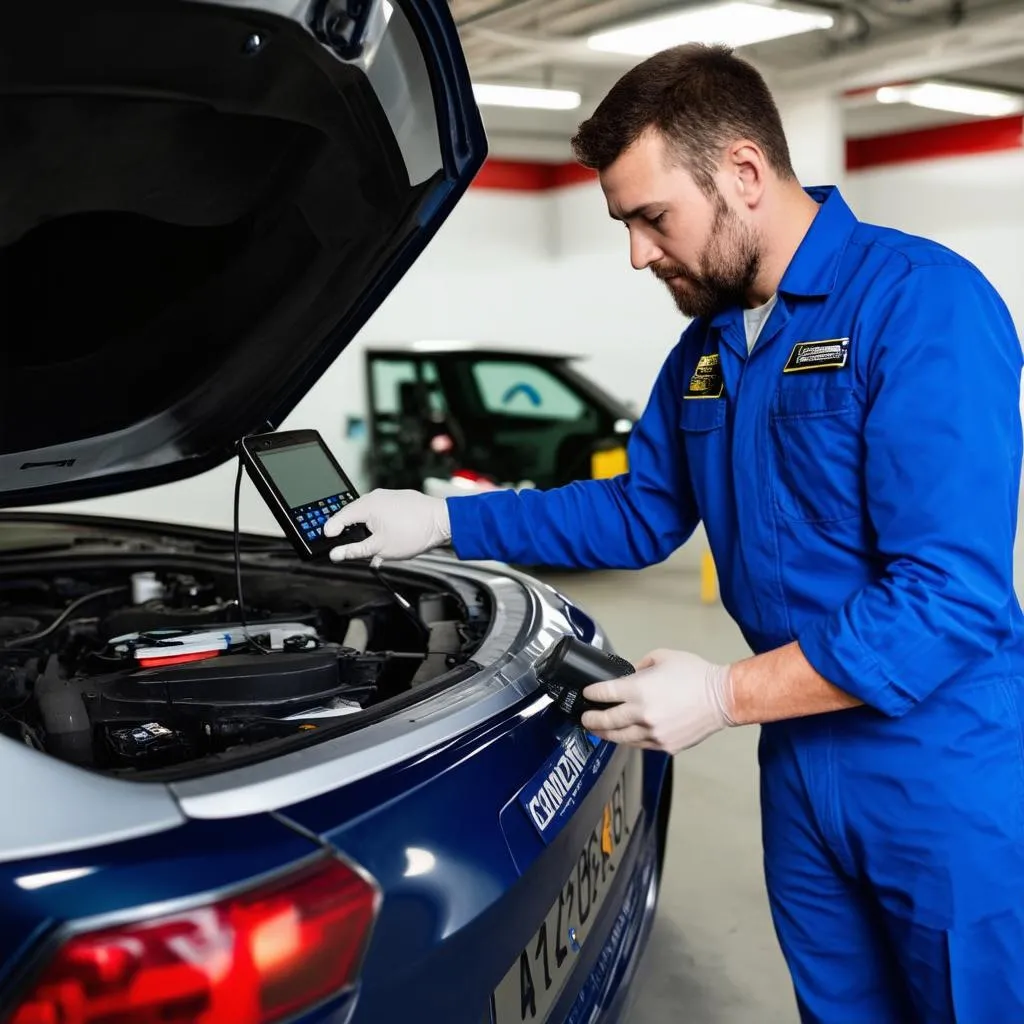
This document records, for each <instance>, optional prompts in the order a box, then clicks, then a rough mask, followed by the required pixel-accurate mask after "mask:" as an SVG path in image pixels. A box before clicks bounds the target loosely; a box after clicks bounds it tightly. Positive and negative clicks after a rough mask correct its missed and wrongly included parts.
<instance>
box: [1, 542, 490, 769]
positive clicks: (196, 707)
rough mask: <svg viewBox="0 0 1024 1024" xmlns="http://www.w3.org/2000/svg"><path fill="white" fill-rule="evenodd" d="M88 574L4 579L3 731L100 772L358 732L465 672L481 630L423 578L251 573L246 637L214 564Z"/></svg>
mask: <svg viewBox="0 0 1024 1024" xmlns="http://www.w3.org/2000/svg"><path fill="white" fill-rule="evenodd" d="M93 566H95V567H93V568H89V567H87V566H83V567H79V568H71V569H68V568H67V566H66V565H65V567H63V568H62V570H61V571H59V572H58V571H52V570H50V571H40V572H31V573H24V572H23V573H18V574H17V575H14V574H0V733H2V734H4V735H6V736H8V737H11V738H14V739H16V740H18V741H20V742H23V743H26V744H28V745H29V746H31V747H33V748H35V749H37V750H40V751H44V752H46V753H48V754H50V755H52V756H54V757H57V758H60V759H61V760H64V761H68V762H70V763H73V764H76V765H79V766H81V767H85V768H89V769H92V770H97V771H102V772H106V773H116V774H127V775H133V774H134V775H137V774H139V773H152V772H153V771H160V770H164V769H168V768H175V767H180V766H196V765H197V764H198V763H199V762H202V761H204V760H210V759H214V760H216V761H218V762H223V761H224V760H225V759H229V760H232V761H234V760H237V755H239V754H241V755H247V754H248V755H253V754H257V755H259V754H263V753H266V755H267V756H269V755H270V754H272V753H276V752H277V750H278V748H280V747H282V746H283V745H288V746H289V747H290V746H291V745H292V744H294V743H296V742H302V741H303V740H306V741H310V740H315V739H319V738H321V737H322V736H324V735H327V734H330V735H335V734H337V733H338V732H339V731H341V730H343V729H346V728H348V729H351V728H357V727H359V725H360V723H361V722H363V721H364V720H367V718H368V716H373V715H376V716H379V715H380V714H382V713H386V712H388V710H389V709H390V707H391V706H395V707H396V709H397V706H398V705H404V704H405V703H407V702H408V701H409V700H411V699H417V698H418V696H419V695H420V694H421V693H422V692H423V691H424V689H425V688H429V687H430V686H431V685H432V684H435V683H437V682H438V681H439V680H443V679H444V678H446V677H447V676H448V675H451V673H452V670H457V669H459V668H460V667H465V668H472V667H473V666H472V662H471V660H470V659H471V657H472V653H473V651H474V650H475V649H476V647H477V646H479V642H480V640H481V639H482V636H483V633H484V632H485V631H486V627H487V624H488V621H489V610H488V608H487V607H486V602H485V598H484V596H483V594H482V592H481V593H480V594H479V596H478V597H476V596H474V599H473V600H470V601H467V598H466V595H465V594H461V593H458V592H456V591H455V590H453V589H448V588H446V587H445V586H444V584H441V583H438V581H435V580H433V579H430V578H428V577H423V578H422V580H420V578H418V577H413V576H412V575H411V574H402V576H401V577H400V578H399V577H398V575H397V574H396V575H394V576H393V577H391V578H389V580H388V581H383V580H375V579H374V578H373V577H372V576H370V575H368V574H367V575H366V576H365V577H362V576H359V575H358V574H355V575H350V576H349V577H347V578H340V579H339V578H338V574H337V572H334V573H332V574H324V573H321V574H318V573H317V572H316V571H313V570H306V571H301V572H300V571H296V570H295V569H294V568H287V569H286V568H280V569H276V570H274V569H271V568H265V569H255V570H254V569H251V568H250V569H247V571H246V580H245V588H244V601H245V608H244V624H243V616H240V615H239V607H238V601H237V598H236V593H237V591H236V589H235V579H234V574H233V570H232V568H230V567H229V566H227V565H226V564H224V563H221V564H219V565H216V566H214V565H203V564H200V563H196V564H194V565H189V566H187V567H183V566H182V565H181V564H180V563H178V564H174V563H172V564H170V565H167V566H164V567H160V566H151V565H147V566H146V567H145V568H143V569H140V568H138V566H137V565H134V566H131V567H129V566H126V567H125V568H124V569H123V570H118V569H117V568H115V567H113V566H116V563H113V562H112V561H111V560H107V561H106V563H105V565H104V566H103V567H98V566H96V563H93ZM474 595H475V592H474ZM264 748H266V750H264Z"/></svg>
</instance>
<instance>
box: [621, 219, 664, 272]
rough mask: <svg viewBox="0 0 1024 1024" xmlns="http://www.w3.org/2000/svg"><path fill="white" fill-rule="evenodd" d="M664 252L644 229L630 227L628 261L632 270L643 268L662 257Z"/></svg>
mask: <svg viewBox="0 0 1024 1024" xmlns="http://www.w3.org/2000/svg"><path fill="white" fill-rule="evenodd" d="M663 256H664V253H663V252H662V251H661V249H660V248H659V247H658V246H657V245H656V244H655V243H654V242H653V241H651V239H650V238H649V237H648V236H647V233H646V232H644V231H639V230H636V229H633V228H631V229H630V232H629V261H630V263H632V264H633V269H634V270H645V269H646V268H647V267H649V266H650V265H651V264H652V263H657V262H658V260H660V259H662V257H663Z"/></svg>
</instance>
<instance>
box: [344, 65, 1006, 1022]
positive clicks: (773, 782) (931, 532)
mask: <svg viewBox="0 0 1024 1024" xmlns="http://www.w3.org/2000/svg"><path fill="white" fill-rule="evenodd" d="M573 146H574V151H575V153H576V156H577V159H578V160H579V161H580V162H581V163H582V164H584V165H585V166H587V167H590V168H594V169H596V170H597V171H598V173H599V178H600V182H601V186H602V188H603V191H604V195H605V199H606V201H607V205H608V210H609V212H610V214H611V216H612V217H613V218H615V219H616V220H618V221H621V222H622V224H623V225H624V226H625V228H626V230H627V232H628V236H629V244H630V255H631V260H632V264H633V266H634V267H635V268H637V269H642V268H649V269H650V270H651V271H652V272H653V273H654V274H655V275H656V276H657V277H658V278H660V279H661V280H663V281H664V282H665V284H666V285H667V287H668V289H669V291H670V292H671V294H672V296H673V297H674V299H675V301H676V304H677V305H678V308H679V310H680V311H681V312H682V313H683V314H684V315H685V316H686V317H689V318H693V319H692V321H691V322H690V323H689V325H688V326H687V327H686V329H685V331H684V332H683V334H682V337H681V340H680V341H679V343H678V344H677V345H676V347H675V348H674V349H673V350H672V352H671V353H670V354H669V356H668V358H667V360H666V362H665V364H664V366H663V368H662V370H661V371H660V375H659V376H658V378H657V382H656V383H655V385H654V389H653V393H652V395H651V398H650V402H649V404H648V405H647V407H646V409H645V411H644V414H643V416H642V417H641V418H640V420H639V422H638V423H637V425H636V428H635V430H634V432H633V434H632V437H631V440H630V444H629V464H630V471H629V472H628V473H627V474H625V475H623V476H620V477H618V478H615V479H611V480H594V481H585V482H578V483H573V484H570V485H569V486H566V487H562V488H558V489H554V490H551V491H547V492H544V493H540V492H535V491H525V492H523V493H518V494H517V493H514V492H512V491H501V492H497V493H493V494H486V495H479V496H472V497H469V496H467V497H457V498H449V499H447V501H445V500H442V499H433V498H429V497H427V496H425V495H423V494H420V493H417V492H394V491H392V492H384V491H376V492H372V493H370V494H369V495H367V496H366V497H364V498H363V499H361V500H360V501H357V502H355V503H354V504H352V505H351V506H349V507H348V508H346V509H345V511H344V512H342V513H341V514H340V515H338V516H337V517H336V518H335V519H334V520H332V521H331V522H330V524H329V525H328V528H327V531H328V533H329V534H331V535H336V533H337V531H339V530H340V529H341V528H342V527H343V526H345V525H347V524H348V523H350V522H365V523H366V524H367V525H368V526H369V528H370V530H371V531H372V534H373V536H372V537H371V538H370V539H369V540H368V541H366V542H365V543H362V544H356V545H352V546H350V547H339V548H337V549H335V550H334V552H332V557H334V558H337V559H339V560H340V559H347V558H367V557H377V558H387V559H401V558H406V557H410V556H413V555H416V554H418V553H421V552H423V551H425V550H428V549H429V548H431V547H435V546H438V545H441V544H444V543H447V542H451V544H452V546H453V547H454V549H455V552H456V554H457V555H458V556H459V557H461V558H467V559H475V558H495V559H502V560H506V561H510V562H518V563H524V564H541V565H551V566H572V567H579V568H588V569H598V568H634V569H635V568H640V567H643V566H648V565H651V564H653V563H656V562H659V561H661V560H663V559H665V558H666V557H667V556H668V555H669V554H671V553H672V552H673V551H674V550H675V549H676V548H678V547H679V546H680V545H681V544H682V543H683V542H684V541H686V540H687V538H688V537H689V536H690V535H691V533H692V532H693V530H694V528H695V526H696V525H697V523H698V521H699V520H703V522H704V524H705V528H706V530H707V535H708V538H709V542H710V546H711V551H712V554H713V556H714V559H715V563H716V565H717V568H718V570H719V575H720V583H721V594H722V600H723V603H724V605H725V608H726V609H727V611H728V612H729V614H730V615H731V616H732V617H733V618H734V619H735V620H736V622H737V623H738V624H739V626H740V628H741V629H742V632H743V634H744V637H745V639H746V640H747V642H748V644H749V646H750V648H751V650H752V651H753V652H754V654H753V656H752V657H749V658H744V659H742V660H739V661H737V662H736V663H735V664H732V665H716V664H712V663H709V662H708V661H707V660H705V659H704V658H702V657H701V656H700V655H699V654H697V653H692V652H689V651H670V650H661V651H655V652H654V653H652V654H650V655H648V656H647V657H646V658H644V659H643V660H642V661H641V662H640V664H639V666H638V668H639V671H638V673H637V674H636V675H635V676H632V677H628V678H626V679H621V680H613V681H611V682H608V683H600V684H596V685H594V686H591V687H589V688H588V689H587V691H586V694H587V696H588V697H591V698H593V699H595V700H599V701H610V702H621V703H619V705H618V706H617V707H615V708H612V709H609V710H605V711H603V712H599V713H598V712H592V713H589V714H588V716H587V717H586V718H585V720H584V724H585V725H586V726H587V728H589V729H591V730H593V732H595V733H596V734H599V735H601V736H602V737H604V738H606V739H608V740H610V741H613V742H615V743H623V744H633V745H636V746H640V747H650V748H655V749H659V750H663V751H667V752H669V753H676V752H677V751H680V750H684V749H686V748H688V747H692V746H693V745H694V744H697V743H699V742H701V741H703V740H704V739H706V738H707V737H708V736H710V735H711V734H713V733H715V732H716V731H718V730H720V729H723V728H725V727H728V726H736V725H746V724H754V723H760V724H761V725H762V729H761V735H760V741H759V743H760V745H759V763H760V765H761V804H762V831H763V842H764V859H765V873H766V880H767V886H768V893H769V898H770V902H771V908H772V914H773V919H774V923H775V927H776V932H777V935H778V937H779V941H780V943H781V946H782V949H783V952H784V954H785V957H786V960H787V962H788V965H789V969H790V972H791V975H792V978H793V983H794V988H795V991H796V996H797V1002H798V1005H799V1009H800V1013H801V1017H802V1020H804V1021H807V1022H812V1021H813V1022H826V1024H886V1022H891V1024H909V1022H913V1021H922V1022H927V1024H933V1022H934V1024H937V1022H945V1021H959V1022H961V1024H1010V1022H1020V1021H1024V728H1022V717H1024V716H1022V708H1024V692H1022V689H1021V685H1022V677H1024V616H1022V613H1021V609H1020V607H1019V605H1018V603H1017V600H1016V598H1015V596H1014V587H1013V544H1014V536H1015V529H1016V513H1017V502H1018V494H1019V486H1020V467H1021V454H1022V453H1021V447H1022V445H1021V414H1020V390H1019V389H1020V374H1021V367H1022V353H1021V345H1020V342H1019V341H1018V338H1017V333H1016V331H1015V329H1014V325H1013V323H1012V321H1011V318H1010V316H1009V314H1008V312H1007V310H1006V308H1005V306H1004V304H1003V302H1002V301H1001V300H1000V298H999V296H998V295H997V294H996V292H995V290H994V289H993V287H992V286H991V285H990V284H989V283H988V282H987V281H986V279H985V278H984V277H983V276H982V274H981V273H980V272H979V271H978V270H977V269H976V268H975V267H973V266H972V265H971V264H970V263H968V262H967V261H966V260H965V259H963V258H961V257H960V256H958V255H956V254H954V253H952V252H950V251H949V250H948V249H945V248H943V247H942V246H940V245H938V244H936V243H934V242H931V241H927V240H923V239H920V238H913V237H908V236H907V235H905V234H901V233H900V232H897V231H895V230H891V229H887V228H884V227H876V226H871V225H868V224H865V223H861V222H859V221H858V220H857V218H856V217H855V216H854V214H853V213H852V212H851V210H850V208H849V207H848V206H847V205H846V203H845V202H844V200H843V197H842V196H841V194H840V193H839V192H838V191H837V190H836V189H835V188H833V187H821V188H807V189H804V188H803V187H801V185H800V183H799V182H798V181H797V179H796V177H795V175H794V172H793V169H792V166H791V162H790V157H789V153H788V147H787V142H786V138H785V135H784V132H783V128H782V124H781V120H780V116H779V113H778V110H777V107H776V104H775V102H774V100H773V98H772V96H771V94H770V92H769V90H768V88H767V86H766V84H765V83H764V81H763V80H762V79H761V77H760V76H759V75H758V73H757V72H756V71H755V70H754V69H753V68H752V67H751V66H750V65H749V64H747V63H746V62H744V61H742V60H740V59H738V58H737V57H736V56H735V55H733V54H732V53H731V52H730V51H729V50H728V49H725V48H721V47H710V48H709V47H703V46H696V45H691V46H685V47H682V48H676V49H672V50H669V51H666V52H663V53H660V54H658V55H656V56H654V57H652V58H651V59H649V60H647V61H645V62H644V63H642V64H640V65H639V66H637V67H636V68H634V69H633V70H631V71H630V72H629V73H627V74H626V75H625V76H624V77H623V78H622V79H621V80H620V81H619V82H618V83H617V84H616V85H615V86H614V87H613V89H612V90H611V92H610V93H609V94H608V95H607V97H606V98H605V99H604V101H603V102H602V103H601V105H600V106H599V108H598V109H597V111H596V112H595V114H594V115H593V117H591V118H590V119H589V120H587V121H585V122H584V123H583V124H582V125H581V126H580V129H579V131H578V133H577V135H576V136H575V138H574V139H573Z"/></svg>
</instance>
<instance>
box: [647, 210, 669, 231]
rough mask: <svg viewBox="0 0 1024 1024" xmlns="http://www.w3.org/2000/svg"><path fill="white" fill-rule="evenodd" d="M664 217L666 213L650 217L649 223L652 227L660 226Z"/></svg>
mask: <svg viewBox="0 0 1024 1024" xmlns="http://www.w3.org/2000/svg"><path fill="white" fill-rule="evenodd" d="M664 217H665V214H664V213H659V214H658V215H657V216H655V217H648V218H647V223H648V224H650V225H651V227H652V228H657V227H660V226H661V222H662V220H663V219H664Z"/></svg>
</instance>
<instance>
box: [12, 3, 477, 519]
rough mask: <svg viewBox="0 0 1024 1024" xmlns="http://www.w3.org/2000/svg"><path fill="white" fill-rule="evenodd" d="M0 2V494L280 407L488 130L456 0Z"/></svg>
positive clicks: (447, 197) (422, 231)
mask: <svg viewBox="0 0 1024 1024" xmlns="http://www.w3.org/2000/svg"><path fill="white" fill-rule="evenodd" d="M0 24H2V26H3V31H2V32H0V153H2V154H3V159H2V160H0V505H4V506H14V505H24V504H42V503H48V502H55V501H66V500H70V499H76V498H84V497H92V496H98V495H103V494H110V493H113V492H116V491H124V490H132V489H135V488H140V487H149V486H153V485H156V484H161V483H167V482H169V481H172V480H176V479H180V478H182V477H186V476H190V475H193V474H197V473H200V472H204V471H206V470H208V469H211V468H212V467H214V466H215V465H217V464H219V463H221V462H223V461H225V460H227V459H229V458H231V457H232V456H233V455H234V452H235V443H236V441H237V440H238V438H239V437H241V436H243V435H244V434H247V433H251V432H253V431H257V430H261V429H270V428H274V427H276V426H277V425H278V424H279V423H280V422H281V421H282V420H283V419H284V417H285V416H286V415H287V414H288V413H289V412H290V411H291V409H292V408H293V407H294V406H295V404H296V403H297V402H298V401H299V400H300V399H301V398H302V396H303V395H304V394H305V393H306V392H307V391H308V390H309V388H310V387H311V386H312V385H313V384H314V383H315V381H316V380H317V379H318V378H319V377H320V376H321V375H322V373H323V372H324V371H325V370H326V368H327V367H328V366H329V365H330V364H331V362H332V361H333V360H334V359H335V358H336V357H337V356H338V354H339V353H340V352H341V351H342V349H344V348H345V346H346V345H347V344H348V342H349V341H350V340H351V339H352V337H353V336H354V335H355V334H356V332H357V331H358V330H359V328H360V327H361V326H362V325H363V324H364V323H365V321H366V320H367V318H368V317H369V316H370V315H371V313H373V311H374V310H375V309H376V308H377V307H378V306H379V305H380V303H381V302H382V301H383V299H384V298H385V297H386V295H387V294H388V293H389V292H390V290H391V289H392V288H393V287H394V285H395V284H396V282H397V281H398V280H399V279H400V277H401V276H402V275H403V274H404V273H405V271H406V270H407V269H408V268H409V266H410V265H411V264H412V263H413V262H414V260H415V259H416V257H417V256H418V255H419V253H420V252H421V251H422V249H423V247H424V246H425V245H426V243H427V242H428V240H429V239H430V238H431V237H432V236H433V234H434V233H435V232H436V230H437V228H438V227H439V226H440V225H441V223H442V222H443V221H444V220H445V218H446V217H447V216H448V214H449V213H450V211H451V209H452V207H453V206H454V205H455V203H456V201H457V200H458V199H459V197H460V196H461V195H462V194H463V193H464V192H465V190H466V188H467V187H468V185H469V182H470V181H471V179H472V178H473V176H474V175H475V174H476V172H477V170H478V169H479V167H480V165H481V164H482V162H483V160H484V157H485V155H486V142H485V136H484V132H483V127H482V124H481V121H480V116H479V112H478V110H477V108H476V104H475V102H474V99H473V93H472V88H471V84H470V80H469V75H468V72H467V69H466V66H465V62H464V58H463V55H462V51H461V48H460V45H459V42H458V37H457V34H456V31H455V27H454V24H453V22H452V20H451V16H450V14H449V12H448V5H447V0H390V2H386V0H246V2H244V3H242V2H234V0H223V2H221V3H208V2H205V0H193V2H182V0H146V2H145V3H139V2H138V0H71V2H69V0H56V2H48V3H45V4H41V3H32V2H16V3H11V4H7V5H5V7H4V8H3V15H2V18H0Z"/></svg>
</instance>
